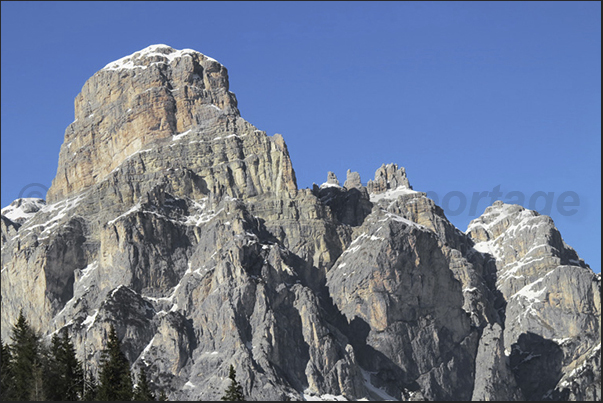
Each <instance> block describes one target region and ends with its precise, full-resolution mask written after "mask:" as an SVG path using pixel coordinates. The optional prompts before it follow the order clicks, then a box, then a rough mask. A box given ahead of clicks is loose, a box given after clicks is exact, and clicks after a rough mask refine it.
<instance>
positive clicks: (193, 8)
mask: <svg viewBox="0 0 603 403" xmlns="http://www.w3.org/2000/svg"><path fill="white" fill-rule="evenodd" d="M1 29H2V35H1V40H2V46H1V52H2V58H1V62H2V70H1V71H2V86H1V90H2V109H1V111H2V119H1V123H2V181H1V184H2V206H3V207H4V206H6V205H8V204H9V203H10V202H11V201H12V200H14V199H15V198H17V197H18V196H19V194H23V196H35V195H36V192H37V193H38V194H39V193H40V192H41V189H42V187H43V186H50V184H51V181H52V178H53V177H54V175H55V173H56V169H57V162H58V152H59V148H60V145H61V143H62V142H63V135H64V131H65V128H66V127H67V125H69V123H71V122H72V121H73V119H74V118H73V100H74V98H75V96H76V95H77V94H78V92H79V91H80V89H81V87H82V86H83V84H84V82H85V81H86V80H87V79H88V78H89V77H90V76H92V75H93V74H94V73H95V72H96V71H97V70H99V69H101V68H102V67H104V66H105V65H106V64H107V63H109V62H111V61H113V60H116V59H119V58H121V57H123V56H126V55H129V54H131V53H134V52H135V51H137V50H140V49H142V48H145V47H147V46H148V45H151V44H157V43H164V44H167V45H170V46H172V47H174V48H176V49H183V48H192V49H195V50H198V51H200V52H202V53H204V54H206V55H208V56H211V57H213V58H215V59H217V60H218V61H220V62H221V63H222V64H224V65H225V66H226V67H227V68H228V70H229V74H230V84H231V90H232V91H233V92H234V93H235V94H236V95H237V98H238V100H239V109H240V111H241V114H242V116H243V117H244V118H245V119H246V120H248V121H249V122H251V123H252V124H254V125H255V126H257V127H258V128H259V129H261V130H265V131H266V132H267V133H268V134H269V135H272V134H274V133H281V134H283V136H284V138H285V140H286V142H287V144H288V146H289V150H290V153H291V157H292V159H293V167H294V168H295V171H296V174H297V178H298V184H299V186H300V187H310V186H312V183H313V182H316V183H317V184H320V183H322V182H324V181H325V180H326V176H327V171H333V172H335V173H336V174H337V175H338V177H339V179H340V181H341V182H342V183H343V181H344V180H345V174H346V171H347V169H352V170H353V171H358V172H359V173H360V175H361V177H362V180H363V182H366V181H367V180H368V179H371V178H372V177H373V175H374V172H375V170H376V169H377V168H378V167H379V166H381V164H383V163H390V162H395V163H398V164H399V165H401V166H404V167H406V170H407V174H408V176H409V179H410V182H411V184H412V185H413V187H414V188H415V190H420V191H434V192H435V194H436V197H437V198H438V199H439V204H440V205H443V207H444V208H445V210H446V211H447V213H448V216H449V218H450V219H451V221H452V222H453V223H454V224H455V225H457V226H458V227H459V228H460V229H462V230H465V229H466V227H467V224H468V223H469V221H470V220H471V219H473V218H475V217H476V216H478V215H479V214H481V213H482V212H483V210H484V209H485V208H486V206H487V205H489V204H490V197H489V196H488V197H484V198H482V199H480V200H479V201H478V200H477V199H476V202H477V203H476V205H475V206H474V208H473V209H471V198H472V196H473V194H474V192H477V193H478V194H479V193H482V192H492V191H493V190H494V188H495V187H496V186H499V188H498V189H500V192H501V193H502V195H501V196H499V198H501V199H502V200H503V201H518V200H519V198H520V196H517V195H518V193H511V194H510V195H509V193H510V192H519V194H521V195H523V196H524V198H525V200H524V205H525V206H526V207H528V205H529V199H530V198H531V197H537V196H538V195H541V194H540V193H536V192H539V191H540V192H544V194H547V197H549V199H548V201H547V200H545V198H544V197H541V198H539V199H536V200H537V201H536V203H535V207H536V208H537V209H540V210H542V211H545V210H547V203H550V202H552V207H551V208H550V209H548V210H549V211H548V213H549V215H550V216H551V217H553V219H554V220H555V223H556V225H557V227H558V228H559V229H560V231H561V234H562V236H563V237H564V239H565V241H566V242H567V243H568V244H569V245H571V246H573V247H574V248H575V249H576V250H577V251H578V253H579V254H580V256H581V257H583V258H584V259H585V260H586V261H587V263H589V264H590V265H591V267H592V268H593V269H594V270H595V271H597V272H599V271H600V267H601V264H600V262H601V247H600V243H601V174H600V172H601V112H600V111H601V78H600V77H601V3H600V2H573V1H572V2H483V3H480V2H441V3H440V2H307V3H306V2H283V3H280V2H148V3H147V2H5V1H3V2H2V24H1ZM30 184H39V185H31V186H30V187H29V188H26V186H28V185H30ZM40 185H41V186H40ZM42 191H43V190H42ZM454 192H456V193H454ZM564 192H574V193H575V195H574V193H566V194H565V196H564V198H563V200H561V203H564V205H562V206H561V209H560V208H559V206H558V203H559V200H560V199H561V196H562V194H563V193H564ZM551 193H552V195H551ZM568 194H569V196H568ZM447 195H448V196H447ZM576 195H577V197H579V202H578V201H576V200H575V199H574V197H576ZM462 199H465V200H466V203H467V205H466V206H465V207H464V208H463V206H462V205H461V202H462ZM572 202H574V203H575V204H578V205H577V206H571V203H572ZM563 209H564V210H565V211H570V212H571V210H572V209H573V210H575V214H573V215H563V214H561V213H560V211H562V210H563ZM472 210H473V211H472ZM545 212H547V211H545ZM566 214H567V213H566Z"/></svg>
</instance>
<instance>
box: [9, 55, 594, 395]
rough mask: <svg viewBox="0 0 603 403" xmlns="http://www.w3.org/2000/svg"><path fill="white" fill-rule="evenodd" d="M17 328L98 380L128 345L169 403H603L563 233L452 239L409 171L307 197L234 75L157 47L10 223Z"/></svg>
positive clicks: (590, 303) (88, 116)
mask: <svg viewBox="0 0 603 403" xmlns="http://www.w3.org/2000/svg"><path fill="white" fill-rule="evenodd" d="M21 309H22V310H23V313H24V315H25V316H26V317H27V318H28V320H29V321H30V323H31V325H32V326H33V327H34V328H35V329H36V330H38V331H39V332H41V333H42V334H43V335H45V336H46V337H50V335H52V334H54V333H55V332H57V331H59V330H61V329H63V328H67V330H68V332H69V334H70V335H71V337H72V339H73V341H74V344H75V346H76V350H77V354H78V357H79V358H80V359H83V360H85V361H86V363H87V365H88V367H89V368H92V369H95V368H97V366H98V360H99V358H100V351H101V350H102V348H103V342H104V340H105V336H106V334H107V333H108V330H109V328H110V326H111V325H114V326H115V328H116V330H117V334H118V337H119V338H120V339H121V341H122V346H123V350H124V353H125V354H126V356H127V358H128V359H129V360H130V362H132V363H133V367H134V368H136V370H137V369H138V368H139V367H145V368H146V369H147V371H146V372H147V374H148V376H149V378H150V380H151V381H152V383H151V385H152V387H155V388H163V389H165V390H166V391H167V394H168V396H169V398H170V399H171V400H174V399H178V400H191V399H203V400H215V399H219V398H220V396H222V394H223V392H224V390H225V389H226V387H227V386H228V384H229V379H228V370H229V366H230V365H231V364H232V365H233V366H234V368H235V369H236V374H237V380H238V381H239V382H240V383H241V385H242V387H243V392H244V394H245V395H246V396H247V397H248V399H250V400H251V399H263V400H284V399H287V398H289V399H307V400H311V399H323V400H328V399H335V398H337V399H343V398H345V399H349V400H358V399H369V400H384V399H385V400H387V399H402V400H420V399H428V400H469V399H474V400H522V399H529V400H541V399H555V400H559V399H561V400H598V399H600V397H601V366H600V364H601V277H600V274H594V273H593V272H592V270H591V269H590V268H589V266H588V265H587V264H586V263H585V262H584V261H583V260H582V259H580V258H579V256H578V255H577V253H576V252H575V251H574V250H573V249H572V248H571V247H569V246H568V245H566V244H565V243H564V241H563V239H562V238H561V235H560V234H559V232H558V231H557V229H556V228H555V226H554V223H553V222H552V220H551V219H550V218H549V217H547V216H543V215H539V214H538V213H536V212H534V211H530V210H526V209H524V208H523V207H521V206H517V205H508V204H504V203H502V202H499V201H497V202H495V203H494V204H493V205H492V206H490V207H488V208H487V209H486V211H485V212H484V214H483V215H482V216H480V217H479V218H477V219H475V220H473V221H472V222H471V223H470V225H469V227H468V229H467V231H465V232H463V231H460V230H459V229H457V228H455V227H454V226H453V225H452V224H451V223H450V222H449V221H448V219H447V218H446V216H445V214H444V212H443V210H442V209H441V208H440V207H439V206H437V205H436V204H435V203H434V202H433V201H432V200H430V199H429V198H427V197H426V195H425V193H422V192H419V191H416V190H413V188H412V186H411V185H410V182H409V180H408V178H407V175H406V171H405V169H404V168H402V167H399V166H398V165H396V164H387V165H383V166H381V167H380V168H378V169H377V170H376V173H375V178H374V179H373V180H369V181H368V183H367V184H366V186H364V185H363V184H362V181H361V178H360V176H359V175H358V173H355V172H351V171H348V174H347V178H346V180H345V182H344V185H343V186H341V184H340V182H339V180H338V179H337V177H336V176H335V175H334V174H333V173H329V174H328V175H327V181H326V182H325V183H323V184H322V185H320V186H318V185H314V187H313V188H312V189H299V188H298V186H297V183H296V177H295V171H294V170H293V165H292V162H291V159H290V157H289V152H288V150H287V146H286V144H285V141H284V139H283V137H282V136H281V135H279V134H275V135H273V136H267V135H266V133H265V132H263V131H261V130H259V129H257V128H256V127H254V126H253V125H252V124H250V123H249V122H247V121H245V120H244V119H243V118H242V117H241V116H240V113H239V110H238V108H237V100H236V97H235V95H234V94H233V93H232V92H230V90H229V84H228V72H227V70H226V68H225V67H224V66H222V65H221V64H220V63H219V62H217V61H216V60H214V59H212V58H210V57H207V56H205V55H203V54H201V53H199V52H196V51H194V50H190V49H185V50H175V49H173V48H171V47H169V46H166V45H153V46H149V47H148V48H145V49H143V50H141V51H139V52H136V53H134V54H132V55H130V56H126V57H124V58H122V59H119V60H117V61H115V62H112V63H109V64H107V66H105V67H104V68H103V69H101V70H100V71H98V72H97V73H95V74H94V75H93V76H92V77H91V78H90V79H89V80H88V81H87V82H86V83H85V84H84V87H83V88H82V91H81V93H80V94H79V95H78V96H77V97H76V99H75V121H74V122H73V123H71V124H70V125H69V126H68V127H67V129H66V131H65V140H64V143H63V145H62V146H61V150H60V154H59V166H58V169H57V175H56V177H55V179H54V180H53V183H52V186H51V188H50V189H49V191H48V194H47V200H46V202H44V200H41V199H34V200H30V199H20V200H16V201H15V202H13V203H12V204H11V205H10V206H8V207H6V208H4V209H2V338H3V340H7V339H8V338H9V337H10V329H11V326H12V325H13V324H14V322H15V320H16V318H17V316H18V314H19V311H20V310H21Z"/></svg>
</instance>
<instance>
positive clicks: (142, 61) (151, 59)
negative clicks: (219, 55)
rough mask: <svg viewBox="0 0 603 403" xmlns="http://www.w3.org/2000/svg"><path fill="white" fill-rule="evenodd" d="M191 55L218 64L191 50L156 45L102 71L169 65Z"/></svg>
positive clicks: (118, 61)
mask: <svg viewBox="0 0 603 403" xmlns="http://www.w3.org/2000/svg"><path fill="white" fill-rule="evenodd" d="M191 54H200V55H202V56H203V57H204V58H205V59H207V60H209V61H213V62H216V63H219V62H218V61H217V60H216V59H213V58H211V57H209V56H205V55H204V54H202V53H200V52H197V51H196V50H193V49H182V50H177V49H174V48H172V47H171V46H168V45H164V44H157V45H151V46H147V47H146V48H144V49H142V50H139V51H138V52H135V53H133V54H131V55H129V56H124V57H122V58H121V59H118V60H115V61H113V62H111V63H109V64H107V65H106V66H105V67H103V69H102V70H122V69H135V68H139V69H146V68H147V67H148V66H149V65H151V64H153V63H171V62H172V61H174V60H175V59H177V58H181V57H184V56H187V55H189V56H190V55H191Z"/></svg>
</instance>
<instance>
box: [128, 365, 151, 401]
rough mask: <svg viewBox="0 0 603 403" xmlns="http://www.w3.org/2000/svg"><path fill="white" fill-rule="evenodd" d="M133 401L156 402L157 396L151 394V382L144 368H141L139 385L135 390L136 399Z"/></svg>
mask: <svg viewBox="0 0 603 403" xmlns="http://www.w3.org/2000/svg"><path fill="white" fill-rule="evenodd" d="M132 400H137V401H143V402H148V401H150V400H155V395H154V394H153V392H151V388H150V387H149V382H148V381H147V374H146V372H145V370H144V368H142V367H141V368H140V372H139V373H138V384H137V385H136V387H135V388H134V397H133V399H132Z"/></svg>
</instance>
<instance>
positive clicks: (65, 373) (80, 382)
mask: <svg viewBox="0 0 603 403" xmlns="http://www.w3.org/2000/svg"><path fill="white" fill-rule="evenodd" d="M51 343H52V344H51V347H50V357H49V360H48V370H47V371H46V372H47V374H46V377H45V379H46V380H47V384H48V387H47V390H48V396H47V397H48V398H49V399H50V400H67V401H75V400H79V399H80V398H81V397H82V396H83V388H84V371H83V370H82V364H81V363H80V361H79V360H78V359H77V358H76V356H75V347H74V346H73V343H72V342H71V339H70V338H69V336H68V334H67V328H65V329H63V334H62V337H61V336H58V335H56V334H55V335H54V336H53V337H52V342H51Z"/></svg>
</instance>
